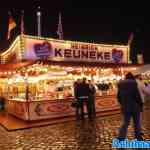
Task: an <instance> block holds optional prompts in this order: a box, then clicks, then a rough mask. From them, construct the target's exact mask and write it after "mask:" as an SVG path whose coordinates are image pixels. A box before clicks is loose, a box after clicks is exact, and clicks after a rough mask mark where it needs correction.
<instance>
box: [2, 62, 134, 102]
mask: <svg viewBox="0 0 150 150" xmlns="http://www.w3.org/2000/svg"><path fill="white" fill-rule="evenodd" d="M134 69H136V68H135V67H126V68H125V67H124V68H121V67H116V68H102V67H86V66H82V67H77V66H62V65H48V64H43V63H35V64H33V65H30V66H28V67H22V68H20V69H18V70H16V71H13V72H6V73H5V77H4V78H1V79H0V87H1V88H0V94H1V95H5V96H6V97H7V98H8V99H12V100H13V99H14V100H19V101H26V100H27V99H28V100H30V101H41V100H55V99H66V98H69V97H73V96H74V92H73V91H74V89H73V84H74V82H75V81H76V80H77V79H82V78H83V77H86V78H87V80H92V82H93V83H94V85H95V87H96V96H103V95H114V94H116V84H117V82H118V81H119V80H120V79H123V78H124V74H125V73H126V72H128V71H129V70H134ZM1 74H2V73H1Z"/></svg>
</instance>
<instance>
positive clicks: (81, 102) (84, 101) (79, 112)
mask: <svg viewBox="0 0 150 150" xmlns="http://www.w3.org/2000/svg"><path fill="white" fill-rule="evenodd" d="M78 102H79V107H77V108H76V117H77V119H80V118H81V119H84V116H85V113H84V104H85V105H86V109H87V111H88V108H89V103H88V99H83V98H78ZM88 116H89V112H88Z"/></svg>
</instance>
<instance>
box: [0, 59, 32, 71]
mask: <svg viewBox="0 0 150 150" xmlns="http://www.w3.org/2000/svg"><path fill="white" fill-rule="evenodd" d="M32 64H34V61H25V62H19V63H12V64H0V72H4V71H13V70H17V69H19V68H21V67H26V66H29V65H32Z"/></svg>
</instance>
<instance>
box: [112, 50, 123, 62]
mask: <svg viewBox="0 0 150 150" xmlns="http://www.w3.org/2000/svg"><path fill="white" fill-rule="evenodd" d="M112 58H113V60H114V62H116V63H119V62H121V61H122V58H123V52H122V50H119V49H116V48H114V49H112Z"/></svg>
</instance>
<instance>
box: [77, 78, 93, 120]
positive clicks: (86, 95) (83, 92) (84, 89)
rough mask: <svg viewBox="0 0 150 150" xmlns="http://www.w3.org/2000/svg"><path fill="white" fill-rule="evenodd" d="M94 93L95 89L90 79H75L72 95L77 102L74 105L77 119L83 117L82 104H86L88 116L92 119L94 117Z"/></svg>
mask: <svg viewBox="0 0 150 150" xmlns="http://www.w3.org/2000/svg"><path fill="white" fill-rule="evenodd" d="M95 93H96V89H95V86H94V85H93V83H92V81H91V80H88V81H87V79H86V78H83V79H77V81H76V82H75V83H74V97H75V100H76V102H77V104H78V106H77V107H76V117H77V119H82V120H83V119H84V118H85V110H84V105H85V106H86V110H87V114H88V118H89V119H90V120H91V119H94V118H95V117H96V111H95Z"/></svg>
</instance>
